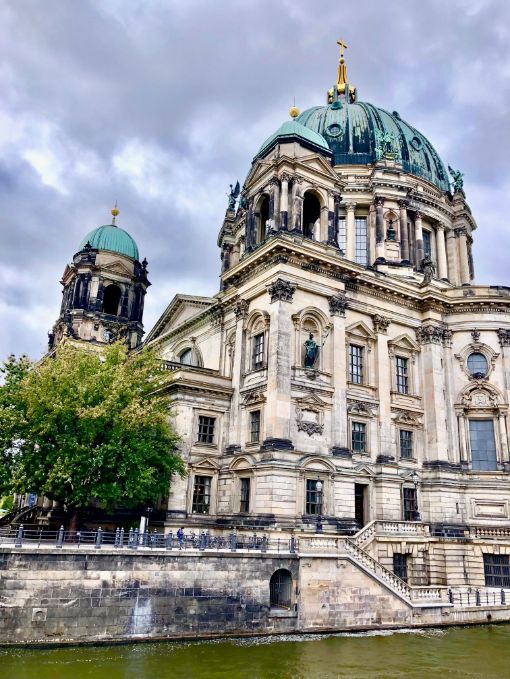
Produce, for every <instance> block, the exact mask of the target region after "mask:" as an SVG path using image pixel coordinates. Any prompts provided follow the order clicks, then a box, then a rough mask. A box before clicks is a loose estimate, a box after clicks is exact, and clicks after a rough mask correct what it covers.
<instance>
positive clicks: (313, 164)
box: [297, 153, 339, 183]
mask: <svg viewBox="0 0 510 679" xmlns="http://www.w3.org/2000/svg"><path fill="white" fill-rule="evenodd" d="M299 165H301V166H303V167H305V168H306V169H308V170H316V171H319V172H321V173H324V174H327V175H328V176H330V177H332V178H333V179H334V180H335V183H338V181H339V177H338V175H337V174H336V172H335V171H334V169H333V167H332V165H331V163H330V162H329V160H326V158H324V156H321V155H320V154H319V153H313V154H312V153H311V154H309V155H306V156H301V158H299V161H298V163H297V167H299Z"/></svg>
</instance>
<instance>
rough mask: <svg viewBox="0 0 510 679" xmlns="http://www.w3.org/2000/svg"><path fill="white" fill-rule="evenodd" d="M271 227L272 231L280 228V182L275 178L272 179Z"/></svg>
mask: <svg viewBox="0 0 510 679" xmlns="http://www.w3.org/2000/svg"><path fill="white" fill-rule="evenodd" d="M271 227H272V228H273V230H274V231H278V230H279V228H280V182H279V181H278V178H277V177H274V179H273V216H272V217H271Z"/></svg>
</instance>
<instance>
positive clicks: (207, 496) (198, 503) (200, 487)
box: [191, 476, 211, 514]
mask: <svg viewBox="0 0 510 679" xmlns="http://www.w3.org/2000/svg"><path fill="white" fill-rule="evenodd" d="M210 504H211V477H210V476H195V485H194V488H193V506H192V508H191V510H192V512H193V513H194V514H209V507H210Z"/></svg>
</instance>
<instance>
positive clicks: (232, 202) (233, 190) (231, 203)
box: [227, 182, 241, 210]
mask: <svg viewBox="0 0 510 679" xmlns="http://www.w3.org/2000/svg"><path fill="white" fill-rule="evenodd" d="M240 191H241V187H240V186H239V182H236V185H235V187H232V184H230V193H228V194H227V195H228V209H229V210H235V207H236V200H237V196H238V195H239V192H240Z"/></svg>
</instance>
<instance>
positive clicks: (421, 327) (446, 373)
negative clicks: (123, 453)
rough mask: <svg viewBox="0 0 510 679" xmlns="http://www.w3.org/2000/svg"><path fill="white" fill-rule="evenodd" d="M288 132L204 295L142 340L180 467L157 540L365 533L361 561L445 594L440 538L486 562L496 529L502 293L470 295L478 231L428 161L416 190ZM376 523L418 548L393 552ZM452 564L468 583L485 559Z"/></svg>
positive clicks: (243, 208) (505, 514) (503, 362)
mask: <svg viewBox="0 0 510 679" xmlns="http://www.w3.org/2000/svg"><path fill="white" fill-rule="evenodd" d="M341 105H347V104H346V103H345V102H344V104H342V103H341V102H340V100H339V101H337V102H333V104H331V110H333V109H334V108H335V106H336V109H339V107H341ZM328 115H329V109H328ZM331 115H333V114H331ZM394 117H395V115H394ZM299 120H301V117H300V118H299ZM294 124H295V125H296V127H292V125H294ZM289 125H290V127H289ZM302 128H303V125H299V124H298V123H289V124H287V126H285V125H284V126H282V128H281V130H284V131H285V134H283V133H281V135H280V136H278V133H277V134H276V135H273V137H272V138H270V140H271V143H266V144H265V145H263V147H262V150H261V152H259V154H258V155H257V156H256V158H255V160H254V162H253V165H252V168H251V170H250V172H249V174H248V177H247V179H246V181H245V183H244V185H243V187H242V190H241V194H240V197H239V203H238V205H237V208H236V200H235V198H236V197H231V200H230V203H229V208H228V210H227V212H226V215H225V219H224V222H223V224H222V226H221V229H220V233H219V236H218V245H219V247H220V250H221V261H222V266H221V291H220V292H219V293H218V294H217V295H215V296H214V297H210V298H204V297H192V296H185V295H177V297H176V298H175V299H174V300H173V301H172V302H171V304H170V305H169V307H168V308H167V309H166V311H165V313H164V314H163V316H162V317H161V318H160V320H159V321H158V322H157V324H156V325H155V327H154V329H153V330H152V331H151V333H149V335H148V337H147V340H146V343H147V344H148V345H149V346H154V347H157V349H158V351H159V352H160V354H161V357H162V358H163V359H165V360H166V361H167V366H168V368H169V370H172V371H173V373H174V378H175V379H174V380H173V382H172V384H171V386H170V388H169V394H170V397H171V401H172V416H173V423H174V425H175V426H176V428H177V431H178V432H179V434H180V435H181V437H182V445H181V451H182V454H183V457H184V459H185V460H186V462H187V464H188V470H189V474H188V476H187V477H186V478H185V479H173V481H172V484H171V488H170V495H169V498H168V505H167V530H171V529H175V528H176V527H177V526H180V525H183V526H185V527H194V528H198V529H204V530H205V529H207V530H209V531H210V532H213V533H214V532H215V531H220V530H222V529H223V528H225V527H229V528H232V527H236V528H237V529H238V530H243V529H251V528H252V527H254V526H262V527H264V528H265V529H266V530H267V531H268V532H269V533H273V532H274V533H284V534H286V535H288V534H290V533H292V532H294V533H295V534H300V533H303V532H305V533H306V532H307V531H308V532H309V531H317V532H324V533H327V534H353V533H356V531H358V530H360V529H362V528H363V526H367V525H370V524H372V525H373V526H375V528H374V535H373V536H371V542H370V545H369V551H370V554H371V556H372V557H373V558H375V559H381V560H382V561H383V562H384V563H386V564H387V565H388V567H391V569H393V568H395V569H396V570H398V572H399V573H400V575H401V576H402V577H403V578H404V579H405V578H407V579H408V580H409V581H410V582H413V581H414V582H416V583H422V584H433V583H437V584H444V583H448V582H450V581H452V578H453V580H455V578H457V576H453V575H452V573H453V570H452V569H454V565H453V562H454V561H455V559H458V558H459V554H458V553H456V555H455V556H453V553H452V551H451V549H450V547H449V546H448V543H447V540H448V539H449V538H452V537H459V536H461V537H463V538H464V539H465V540H466V541H467V542H468V543H469V542H470V541H471V540H472V536H473V535H474V531H477V530H482V529H484V530H489V531H490V530H493V531H495V532H494V533H493V534H494V535H495V536H498V535H501V536H502V537H501V548H502V549H503V547H504V546H505V544H506V542H505V541H506V539H507V537H508V536H507V532H508V530H509V529H510V515H509V505H510V493H509V490H508V473H509V471H510V453H509V443H508V403H509V397H510V393H509V377H510V374H509V370H510V365H509V361H510V356H509V354H508V352H509V345H510V341H508V337H510V317H509V315H508V312H509V310H510V289H509V288H507V287H503V286H501V287H495V286H484V285H475V284H474V282H473V275H474V269H473V261H472V256H471V244H472V239H473V233H474V231H475V229H476V222H475V220H474V218H473V216H472V214H471V211H470V209H469V206H468V204H467V202H466V197H465V194H464V191H463V189H462V186H461V185H460V184H459V182H460V179H459V180H458V181H457V180H456V184H455V187H454V190H453V191H452V192H449V191H446V190H444V185H445V181H446V180H445V179H444V174H443V170H444V166H443V165H442V163H441V161H440V160H439V159H438V158H436V156H434V154H435V152H433V153H432V151H431V153H432V156H433V157H434V158H436V161H437V162H436V161H435V162H436V168H438V172H439V175H440V177H441V180H437V181H436V182H435V183H434V182H433V181H427V179H426V178H424V177H425V176H426V172H425V170H423V172H422V171H421V170H420V172H418V170H416V172H415V173H413V170H412V167H410V166H409V165H405V163H404V160H402V157H401V156H400V155H399V154H397V153H396V152H395V153H390V152H389V151H386V152H384V153H383V152H382V151H381V154H379V155H378V157H377V160H376V161H375V162H373V163H371V164H365V165H361V164H360V165H352V164H346V163H340V164H336V165H335V164H333V163H334V162H335V161H334V159H333V160H332V157H331V153H330V152H329V151H328V150H324V149H322V147H320V146H319V145H318V143H317V142H316V141H314V140H315V139H316V138H315V137H313V136H310V134H309V133H307V134H308V136H306V135H305V133H304V132H303V131H302ZM289 130H290V131H289ZM331 134H332V132H331ZM416 139H418V138H413V140H411V145H413V144H415V146H416V147H418V142H420V144H423V142H422V141H420V139H418V141H416ZM427 144H428V142H427ZM429 146H430V145H429ZM388 148H389V147H388ZM430 148H432V147H430ZM326 149H327V146H326ZM399 153H400V152H399ZM441 168H443V169H441ZM424 173H425V174H424ZM457 176H458V173H457ZM307 342H308V343H309V344H306V343H307ZM310 342H311V344H310ZM381 521H382V522H401V525H402V526H412V525H419V526H422V527H423V528H424V529H425V528H426V537H425V533H423V534H418V533H415V534H414V537H413V543H412V545H411V546H410V545H409V544H408V543H407V542H406V541H405V540H404V541H402V540H399V541H397V542H395V543H392V542H391V541H388V536H387V535H386V536H385V535H383V534H380V535H379V534H378V533H377V529H378V526H380V522H381ZM401 530H403V531H404V532H405V528H402V529H401ZM409 530H411V528H409ZM498 530H499V531H502V532H501V533H498V532H497V531H498ZM445 541H446V542H445ZM496 543H497V538H496ZM491 545H492V543H491ZM456 549H457V548H456ZM462 549H465V559H464V561H465V564H466V566H465V568H464V570H463V572H464V571H465V572H466V573H467V575H465V576H462V577H461V579H463V581H464V583H466V582H468V581H470V579H471V578H472V577H475V575H476V578H478V577H479V573H480V572H483V563H484V558H485V557H484V556H483V553H482V551H481V549H480V547H476V548H475V546H474V543H473V544H472V545H471V547H465V548H464V547H463V548H462ZM488 549H489V548H488ZM490 549H492V547H491V548H490ZM399 550H400V551H399ZM454 551H455V550H454ZM489 551H490V550H489ZM394 555H396V556H394ZM463 558H464V557H463ZM486 560H487V559H486ZM489 560H490V558H489ZM399 564H400V565H399ZM480 569H481V570H480ZM471 571H472V572H471ZM455 572H457V571H455ZM509 577H510V575H509ZM477 582H478V580H477Z"/></svg>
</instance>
